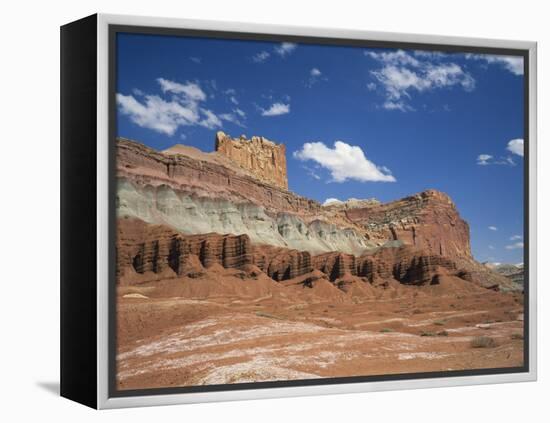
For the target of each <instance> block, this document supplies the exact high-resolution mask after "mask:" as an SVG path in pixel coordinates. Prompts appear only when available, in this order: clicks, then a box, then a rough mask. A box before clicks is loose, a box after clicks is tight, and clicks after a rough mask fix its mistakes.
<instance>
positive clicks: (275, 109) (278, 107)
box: [262, 103, 290, 116]
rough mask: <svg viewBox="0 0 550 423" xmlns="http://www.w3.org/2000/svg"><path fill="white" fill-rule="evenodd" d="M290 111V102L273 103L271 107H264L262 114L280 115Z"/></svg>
mask: <svg viewBox="0 0 550 423" xmlns="http://www.w3.org/2000/svg"><path fill="white" fill-rule="evenodd" d="M287 113H290V104H284V103H273V104H272V105H271V107H270V108H269V109H262V116H279V115H284V114H287Z"/></svg>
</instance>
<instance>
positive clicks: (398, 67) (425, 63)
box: [365, 50, 475, 112]
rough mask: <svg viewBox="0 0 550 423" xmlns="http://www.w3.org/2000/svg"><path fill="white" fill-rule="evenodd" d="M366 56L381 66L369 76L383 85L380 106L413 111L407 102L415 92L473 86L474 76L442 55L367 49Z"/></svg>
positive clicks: (465, 88)
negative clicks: (442, 59) (384, 99)
mask: <svg viewBox="0 0 550 423" xmlns="http://www.w3.org/2000/svg"><path fill="white" fill-rule="evenodd" d="M365 55H366V56H368V57H370V58H372V59H374V60H376V61H377V62H378V63H380V65H381V68H379V69H375V70H372V71H371V75H372V76H373V77H374V79H375V80H376V81H377V82H378V83H379V84H380V85H381V86H382V87H383V88H384V91H385V96H386V101H385V102H384V103H383V105H382V108H384V109H387V110H400V111H402V112H406V111H412V110H414V108H413V107H412V106H411V105H409V104H408V103H409V102H410V100H411V99H412V95H413V94H415V93H424V92H427V91H432V90H436V89H443V88H450V87H455V86H457V87H460V88H462V89H464V90H465V91H472V90H473V89H474V88H475V80H474V78H473V77H472V76H471V75H470V74H469V73H468V72H466V71H465V70H464V69H463V68H462V67H461V66H459V65H458V64H456V63H454V62H442V61H441V60H440V59H441V58H442V57H445V56H437V60H434V58H435V56H433V55H427V54H416V55H415V54H411V53H407V52H405V51H403V50H397V51H382V52H375V51H367V52H365ZM371 86H372V85H371ZM372 87H373V89H374V88H375V86H372Z"/></svg>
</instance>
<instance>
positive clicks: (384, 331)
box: [380, 328, 393, 333]
mask: <svg viewBox="0 0 550 423" xmlns="http://www.w3.org/2000/svg"><path fill="white" fill-rule="evenodd" d="M380 332H381V333H389V332H393V329H390V328H383V329H380Z"/></svg>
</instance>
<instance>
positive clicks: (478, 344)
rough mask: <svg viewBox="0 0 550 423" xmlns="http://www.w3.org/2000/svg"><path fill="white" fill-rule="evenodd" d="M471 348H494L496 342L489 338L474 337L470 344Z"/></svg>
mask: <svg viewBox="0 0 550 423" xmlns="http://www.w3.org/2000/svg"><path fill="white" fill-rule="evenodd" d="M470 345H471V346H472V348H495V347H496V346H497V341H495V340H494V339H493V338H491V337H489V336H476V337H475V338H473V339H472V342H471V343H470Z"/></svg>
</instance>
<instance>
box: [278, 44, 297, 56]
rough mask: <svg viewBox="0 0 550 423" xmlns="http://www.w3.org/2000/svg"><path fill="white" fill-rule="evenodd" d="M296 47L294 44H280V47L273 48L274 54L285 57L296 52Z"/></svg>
mask: <svg viewBox="0 0 550 423" xmlns="http://www.w3.org/2000/svg"><path fill="white" fill-rule="evenodd" d="M296 47H298V46H297V45H296V44H294V43H281V44H280V45H278V46H277V47H275V53H277V54H278V55H279V56H281V57H285V56H288V55H289V54H291V53H292V52H293V51H294V50H296Z"/></svg>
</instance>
